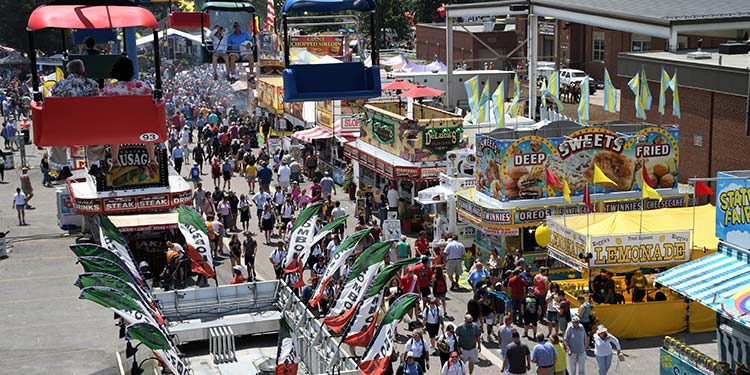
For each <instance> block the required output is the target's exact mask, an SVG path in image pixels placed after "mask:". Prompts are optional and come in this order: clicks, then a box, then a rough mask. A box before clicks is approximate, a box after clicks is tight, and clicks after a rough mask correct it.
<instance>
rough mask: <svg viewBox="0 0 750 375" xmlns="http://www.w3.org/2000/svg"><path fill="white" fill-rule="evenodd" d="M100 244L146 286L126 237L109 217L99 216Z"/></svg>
mask: <svg viewBox="0 0 750 375" xmlns="http://www.w3.org/2000/svg"><path fill="white" fill-rule="evenodd" d="M98 219H99V242H101V244H102V247H104V248H105V249H107V250H109V251H111V252H113V253H114V254H116V255H117V256H118V257H120V259H122V264H123V265H125V267H127V268H128V270H129V271H130V272H131V273H132V274H133V276H135V277H136V279H137V280H138V281H139V284H140V285H145V283H144V282H143V278H142V277H141V273H140V271H139V270H138V268H137V267H136V266H135V262H134V261H133V254H132V252H131V251H130V248H128V243H127V241H125V237H123V236H122V233H120V231H119V230H117V227H116V226H115V225H114V224H113V223H112V221H111V220H109V218H108V217H106V216H102V215H99V216H98Z"/></svg>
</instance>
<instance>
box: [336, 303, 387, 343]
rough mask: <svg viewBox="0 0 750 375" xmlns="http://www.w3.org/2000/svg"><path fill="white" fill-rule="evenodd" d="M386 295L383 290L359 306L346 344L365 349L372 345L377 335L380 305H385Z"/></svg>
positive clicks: (345, 339)
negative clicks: (374, 335) (374, 336)
mask: <svg viewBox="0 0 750 375" xmlns="http://www.w3.org/2000/svg"><path fill="white" fill-rule="evenodd" d="M370 289H371V290H372V289H374V288H370ZM384 293H385V292H384V289H382V288H381V289H379V292H376V293H375V295H374V296H372V297H369V298H367V299H365V300H364V301H362V303H360V304H359V305H358V306H357V312H356V314H355V315H354V317H352V319H351V322H352V324H351V326H350V327H349V329H348V331H349V332H348V333H347V334H346V338H344V342H345V343H347V344H350V345H354V346H361V347H363V348H364V347H366V346H367V344H369V343H370V340H372V336H373V334H374V333H375V326H376V325H377V324H378V315H379V312H380V305H381V304H382V303H383V294H384Z"/></svg>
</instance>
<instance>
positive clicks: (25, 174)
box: [20, 167, 34, 210]
mask: <svg viewBox="0 0 750 375" xmlns="http://www.w3.org/2000/svg"><path fill="white" fill-rule="evenodd" d="M20 179H21V191H23V193H24V194H25V195H26V209H29V210H31V209H33V208H34V207H31V205H30V204H29V201H31V198H33V197H34V188H33V187H32V186H31V177H30V176H29V168H27V167H23V168H22V169H21V177H20Z"/></svg>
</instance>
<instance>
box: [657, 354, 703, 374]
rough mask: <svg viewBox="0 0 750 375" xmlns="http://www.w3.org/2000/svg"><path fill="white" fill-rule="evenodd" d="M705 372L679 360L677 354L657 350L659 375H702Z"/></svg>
mask: <svg viewBox="0 0 750 375" xmlns="http://www.w3.org/2000/svg"><path fill="white" fill-rule="evenodd" d="M703 374H705V372H703V371H701V370H698V369H697V368H696V367H695V366H693V365H691V364H690V363H688V362H686V361H685V360H684V359H682V358H680V356H679V354H677V353H675V352H671V351H669V350H667V349H664V348H661V349H659V375H703Z"/></svg>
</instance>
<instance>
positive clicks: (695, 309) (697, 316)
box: [688, 301, 716, 333]
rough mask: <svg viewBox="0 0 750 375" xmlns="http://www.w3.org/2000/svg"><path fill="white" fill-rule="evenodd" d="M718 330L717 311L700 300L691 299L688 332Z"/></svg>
mask: <svg viewBox="0 0 750 375" xmlns="http://www.w3.org/2000/svg"><path fill="white" fill-rule="evenodd" d="M714 330H716V312H715V311H713V310H711V309H709V308H708V307H706V306H703V305H701V304H700V303H698V302H695V301H690V319H689V320H688V332H691V333H696V332H712V331H714Z"/></svg>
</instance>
